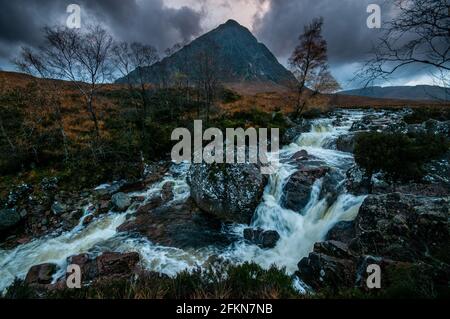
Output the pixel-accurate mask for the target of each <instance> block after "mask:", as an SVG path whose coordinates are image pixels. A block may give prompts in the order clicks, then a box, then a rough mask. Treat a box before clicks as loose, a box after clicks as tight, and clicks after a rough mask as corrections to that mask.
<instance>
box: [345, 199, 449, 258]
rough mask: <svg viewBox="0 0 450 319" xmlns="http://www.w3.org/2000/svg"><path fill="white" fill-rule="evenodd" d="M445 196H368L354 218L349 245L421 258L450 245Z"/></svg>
mask: <svg viewBox="0 0 450 319" xmlns="http://www.w3.org/2000/svg"><path fill="white" fill-rule="evenodd" d="M449 213H450V203H449V200H448V199H444V198H442V199H439V198H428V197H419V196H414V195H406V194H400V193H392V194H386V195H372V196H368V197H367V198H366V199H365V200H364V202H363V204H362V206H361V208H360V210H359V213H358V216H357V218H356V219H355V229H356V238H355V239H354V240H353V241H352V243H351V246H352V247H353V249H354V250H356V251H358V252H359V253H361V254H366V255H370V254H378V255H382V256H385V257H389V258H391V259H393V260H399V261H412V260H416V259H424V258H426V257H427V256H430V255H433V254H436V255H437V256H436V258H440V257H439V252H442V250H445V249H446V248H445V247H450V246H449V245H450V234H449V227H448V226H449V224H448V216H449Z"/></svg>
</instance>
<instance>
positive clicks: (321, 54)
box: [289, 18, 339, 118]
mask: <svg viewBox="0 0 450 319" xmlns="http://www.w3.org/2000/svg"><path fill="white" fill-rule="evenodd" d="M322 26H323V18H316V19H314V20H313V21H312V22H311V23H310V24H309V25H307V26H305V28H304V32H303V34H302V35H300V37H299V42H300V43H299V44H298V45H297V47H296V48H295V49H294V52H293V53H292V56H291V58H290V59H289V65H290V68H291V70H292V72H293V73H294V75H295V77H296V79H297V81H296V82H294V83H293V84H292V85H293V87H294V90H295V102H294V104H295V115H294V116H295V118H298V117H299V116H300V115H301V114H302V112H303V110H304V108H305V106H306V104H307V100H308V97H311V96H315V95H317V94H318V93H330V92H332V91H336V90H337V89H339V84H338V83H337V81H336V80H335V79H334V78H333V76H332V75H331V73H330V72H329V70H328V62H327V61H328V58H327V42H326V41H325V39H323V37H322ZM310 90H312V92H311V91H310Z"/></svg>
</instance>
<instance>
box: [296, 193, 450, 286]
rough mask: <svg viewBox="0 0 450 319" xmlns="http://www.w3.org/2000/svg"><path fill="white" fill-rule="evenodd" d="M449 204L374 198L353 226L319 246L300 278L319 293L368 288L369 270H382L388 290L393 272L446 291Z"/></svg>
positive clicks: (336, 230) (331, 233)
mask: <svg viewBox="0 0 450 319" xmlns="http://www.w3.org/2000/svg"><path fill="white" fill-rule="evenodd" d="M449 204H450V203H449V198H434V197H425V196H415V195H410V194H401V193H391V194H383V195H370V196H368V197H367V198H366V199H365V200H364V202H363V204H362V205H361V208H360V210H359V213H358V216H357V217H356V219H355V220H354V221H353V222H341V223H338V224H336V226H335V227H333V228H332V229H331V230H330V231H329V233H328V234H327V237H326V239H327V241H325V242H321V243H316V244H315V245H314V250H313V252H312V253H310V254H309V256H308V257H306V258H303V259H302V260H301V261H300V263H299V264H298V267H299V271H298V272H297V275H298V276H299V277H300V278H301V279H302V280H303V281H304V282H306V283H307V284H309V285H311V286H312V287H314V288H315V289H321V288H324V287H327V288H331V289H334V290H338V289H342V288H344V287H347V288H351V287H355V286H357V287H361V288H364V283H365V278H367V272H366V269H367V265H369V264H378V265H380V267H381V268H382V271H383V274H386V275H385V276H384V277H383V283H384V284H383V288H386V287H388V286H389V285H390V284H392V282H390V278H389V276H388V274H389V272H390V270H389V269H393V268H392V267H394V268H395V269H397V268H399V269H400V271H409V270H405V269H403V268H405V267H406V268H411V269H415V271H417V273H418V274H421V273H425V274H426V277H427V279H426V280H424V281H423V282H424V283H425V284H427V285H431V286H430V287H431V288H430V291H433V290H434V288H433V287H437V286H444V287H445V286H446V285H447V283H448V281H446V280H447V278H450V267H449V266H448V264H447V262H448V258H447V257H446V256H447V255H448V247H450V233H449V232H450V230H449V229H450V227H449V219H448V216H449V214H450V205H449ZM399 269H397V270H399Z"/></svg>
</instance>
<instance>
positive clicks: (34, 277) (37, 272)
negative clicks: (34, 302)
mask: <svg viewBox="0 0 450 319" xmlns="http://www.w3.org/2000/svg"><path fill="white" fill-rule="evenodd" d="M56 269H57V266H56V265H55V264H50V263H46V264H40V265H35V266H33V267H31V268H30V270H28V273H27V276H26V277H25V283H27V284H50V283H51V282H52V279H53V275H54V274H55V273H56Z"/></svg>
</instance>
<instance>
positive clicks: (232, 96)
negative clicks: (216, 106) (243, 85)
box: [220, 88, 242, 104]
mask: <svg viewBox="0 0 450 319" xmlns="http://www.w3.org/2000/svg"><path fill="white" fill-rule="evenodd" d="M220 95H221V100H222V102H223V103H225V104H228V103H233V102H236V101H239V100H240V99H241V98H242V96H240V95H239V94H238V93H236V92H234V91H233V90H230V89H226V88H224V89H223V90H222V92H221V94H220Z"/></svg>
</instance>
